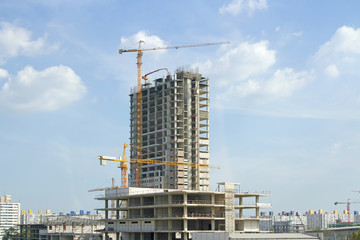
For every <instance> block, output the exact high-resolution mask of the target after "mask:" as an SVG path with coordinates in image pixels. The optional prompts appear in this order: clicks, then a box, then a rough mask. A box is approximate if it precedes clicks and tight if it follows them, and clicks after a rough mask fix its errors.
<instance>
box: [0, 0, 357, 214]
mask: <svg viewBox="0 0 360 240" xmlns="http://www.w3.org/2000/svg"><path fill="white" fill-rule="evenodd" d="M359 8H360V3H359V2H358V1H354V0H353V1H346V2H341V1H335V0H331V1H326V2H325V1H310V0H308V1H305V0H304V1H285V0H277V1H266V0H228V1H213V0H210V1H204V0H199V1H181V2H174V1H132V2H131V1H113V0H105V1H95V0H85V1H69V0H65V1H59V0H54V1H46V0H25V1H21V3H20V2H18V1H10V0H2V1H1V2H0V146H1V150H2V151H1V152H2V155H1V157H2V165H1V168H0V190H1V195H5V194H10V195H12V199H13V201H15V202H17V201H20V202H21V207H22V208H23V209H34V211H37V210H45V209H51V211H52V212H60V211H61V212H66V211H70V210H79V209H85V210H91V211H93V209H94V208H97V207H100V206H101V204H102V203H101V202H98V201H96V200H94V196H95V195H96V194H97V193H88V190H89V189H92V188H99V187H106V186H111V178H112V177H115V179H116V183H117V185H119V184H120V170H119V169H118V168H117V167H116V164H115V163H114V164H112V163H108V164H107V166H105V167H101V166H100V165H99V161H98V159H97V156H98V155H114V156H120V155H121V154H122V145H123V143H124V142H128V141H129V118H130V116H129V106H130V104H129V93H130V88H133V87H134V86H136V74H137V72H136V54H123V55H119V54H118V50H119V48H137V42H138V41H139V40H144V41H145V44H144V47H146V48H150V47H167V46H176V45H186V44H201V43H207V42H223V41H229V42H230V44H226V45H216V46H208V47H197V48H183V49H175V50H174V49H173V50H161V51H152V52H146V53H144V57H143V73H148V72H151V71H153V70H155V69H158V68H168V70H169V71H170V73H171V74H174V72H175V71H176V69H177V68H179V67H186V68H189V69H195V70H198V71H199V72H200V73H201V74H202V75H203V76H206V77H208V78H209V79H210V99H211V102H210V164H213V165H218V166H220V167H221V169H220V170H216V169H215V170H211V172H210V182H211V189H212V190H213V189H214V188H215V186H216V183H217V182H224V181H229V182H238V183H241V187H242V190H244V191H246V190H251V191H255V190H258V191H271V194H272V196H271V197H270V198H268V199H266V201H267V202H271V203H272V206H273V207H272V209H270V211H274V212H279V211H282V210H286V211H290V210H294V211H300V212H305V211H308V210H309V209H313V210H317V209H323V210H324V211H332V210H335V209H338V210H342V209H345V205H338V206H334V202H336V201H346V200H347V199H348V198H350V199H353V200H359V199H360V194H359V193H356V192H352V191H353V190H360V185H359V181H358V176H359V173H358V172H359V170H358V169H359V168H360V163H359V161H358V159H357V157H358V156H359V153H360V123H359V119H360V111H359V106H360V82H359V81H358V79H359V77H360V68H359V67H358V66H359V64H360V26H359V23H360V21H359V20H360V17H359V14H358V9H359ZM162 76H164V73H162V72H160V73H157V74H154V75H152V77H151V78H150V81H151V80H153V79H154V78H156V77H162ZM351 207H352V209H351V210H357V209H360V205H355V204H354V205H352V206H351Z"/></svg>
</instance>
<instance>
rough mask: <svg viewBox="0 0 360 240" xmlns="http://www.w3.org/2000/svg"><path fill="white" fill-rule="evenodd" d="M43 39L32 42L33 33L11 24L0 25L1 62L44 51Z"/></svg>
mask: <svg viewBox="0 0 360 240" xmlns="http://www.w3.org/2000/svg"><path fill="white" fill-rule="evenodd" d="M44 45H45V42H44V39H43V38H38V39H36V40H31V32H30V31H28V30H26V29H25V28H21V27H17V26H15V25H13V24H11V23H7V22H1V23H0V61H1V62H4V61H6V59H8V58H11V57H16V56H18V55H20V54H21V55H26V56H28V55H32V54H36V53H38V52H40V51H42V50H43V48H44Z"/></svg>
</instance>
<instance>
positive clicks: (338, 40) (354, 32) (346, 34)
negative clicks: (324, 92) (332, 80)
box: [312, 26, 360, 77]
mask: <svg viewBox="0 0 360 240" xmlns="http://www.w3.org/2000/svg"><path fill="white" fill-rule="evenodd" d="M359 43H360V28H358V29H355V28H352V27H348V26H343V27H340V28H339V29H337V31H336V32H335V34H334V35H333V36H332V37H331V39H330V40H329V41H327V42H326V43H324V44H323V45H321V46H320V47H319V49H318V51H317V52H316V53H315V54H314V56H313V57H312V62H313V63H314V64H316V65H318V66H320V67H323V68H324V72H325V73H326V74H327V75H328V76H330V77H337V76H338V74H339V73H340V72H342V73H347V74H354V73H355V74H360V71H359V70H360V69H359V67H358V66H359V64H360V44H359Z"/></svg>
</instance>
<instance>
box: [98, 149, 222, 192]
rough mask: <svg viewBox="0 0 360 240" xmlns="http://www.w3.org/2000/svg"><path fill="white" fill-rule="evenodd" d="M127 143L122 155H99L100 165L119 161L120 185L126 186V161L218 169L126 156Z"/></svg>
mask: <svg viewBox="0 0 360 240" xmlns="http://www.w3.org/2000/svg"><path fill="white" fill-rule="evenodd" d="M128 146H129V144H127V143H124V151H123V156H122V157H111V156H99V160H100V165H102V166H104V165H106V161H112V162H120V168H121V187H127V169H128V166H127V163H140V164H158V165H170V166H186V167H194V168H215V169H219V168H220V167H219V166H216V165H209V164H199V163H191V162H190V163H189V162H177V161H162V160H152V159H142V158H140V159H138V158H135V159H132V158H126V147H128Z"/></svg>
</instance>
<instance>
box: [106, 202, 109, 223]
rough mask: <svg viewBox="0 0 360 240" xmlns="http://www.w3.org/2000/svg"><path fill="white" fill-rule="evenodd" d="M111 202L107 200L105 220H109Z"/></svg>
mask: <svg viewBox="0 0 360 240" xmlns="http://www.w3.org/2000/svg"><path fill="white" fill-rule="evenodd" d="M108 208H109V200H105V219H108V218H109V210H108Z"/></svg>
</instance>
